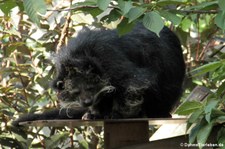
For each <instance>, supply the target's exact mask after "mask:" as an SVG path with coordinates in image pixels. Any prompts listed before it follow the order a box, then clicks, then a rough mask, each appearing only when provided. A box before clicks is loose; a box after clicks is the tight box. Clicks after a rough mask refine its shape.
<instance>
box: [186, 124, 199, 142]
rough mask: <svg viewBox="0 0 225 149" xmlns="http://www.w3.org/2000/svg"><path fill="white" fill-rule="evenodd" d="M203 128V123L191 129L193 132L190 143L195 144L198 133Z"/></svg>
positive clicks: (190, 135)
mask: <svg viewBox="0 0 225 149" xmlns="http://www.w3.org/2000/svg"><path fill="white" fill-rule="evenodd" d="M201 126H202V123H198V124H196V125H195V126H194V127H193V128H192V129H191V132H190V134H189V143H191V144H192V143H194V142H195V139H196V137H197V135H198V132H199V130H200V128H201Z"/></svg>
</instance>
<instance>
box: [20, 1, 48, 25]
mask: <svg viewBox="0 0 225 149" xmlns="http://www.w3.org/2000/svg"><path fill="white" fill-rule="evenodd" d="M24 9H25V11H26V12H27V15H28V16H29V18H30V19H31V20H32V21H33V22H34V23H35V24H37V25H38V26H40V16H39V15H40V14H42V15H44V14H45V13H46V10H47V8H46V4H45V1H44V0H24Z"/></svg>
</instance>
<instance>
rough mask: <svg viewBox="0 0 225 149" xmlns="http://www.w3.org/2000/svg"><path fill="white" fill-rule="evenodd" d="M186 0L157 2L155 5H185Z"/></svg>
mask: <svg viewBox="0 0 225 149" xmlns="http://www.w3.org/2000/svg"><path fill="white" fill-rule="evenodd" d="M187 2H188V0H159V1H158V2H157V3H156V4H157V5H158V6H160V7H162V6H167V5H180V4H185V3H187Z"/></svg>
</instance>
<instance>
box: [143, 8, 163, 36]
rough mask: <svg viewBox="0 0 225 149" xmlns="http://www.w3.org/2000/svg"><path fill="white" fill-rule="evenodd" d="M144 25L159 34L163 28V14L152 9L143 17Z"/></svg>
mask: <svg viewBox="0 0 225 149" xmlns="http://www.w3.org/2000/svg"><path fill="white" fill-rule="evenodd" d="M143 25H144V26H145V27H146V28H147V29H149V30H150V31H152V32H154V33H156V34H157V35H158V36H159V32H160V31H161V30H162V28H163V26H164V23H163V20H162V18H161V16H160V15H159V14H158V13H156V12H154V11H152V12H148V13H146V14H145V16H144V18H143Z"/></svg>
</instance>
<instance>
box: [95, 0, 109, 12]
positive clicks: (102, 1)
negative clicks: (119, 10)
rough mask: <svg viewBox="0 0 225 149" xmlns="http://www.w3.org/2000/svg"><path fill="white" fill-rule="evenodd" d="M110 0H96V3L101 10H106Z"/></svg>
mask: <svg viewBox="0 0 225 149" xmlns="http://www.w3.org/2000/svg"><path fill="white" fill-rule="evenodd" d="M111 1H112V0H98V1H97V5H98V7H99V8H100V9H101V10H106V8H108V6H109V3H110V2H111Z"/></svg>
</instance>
